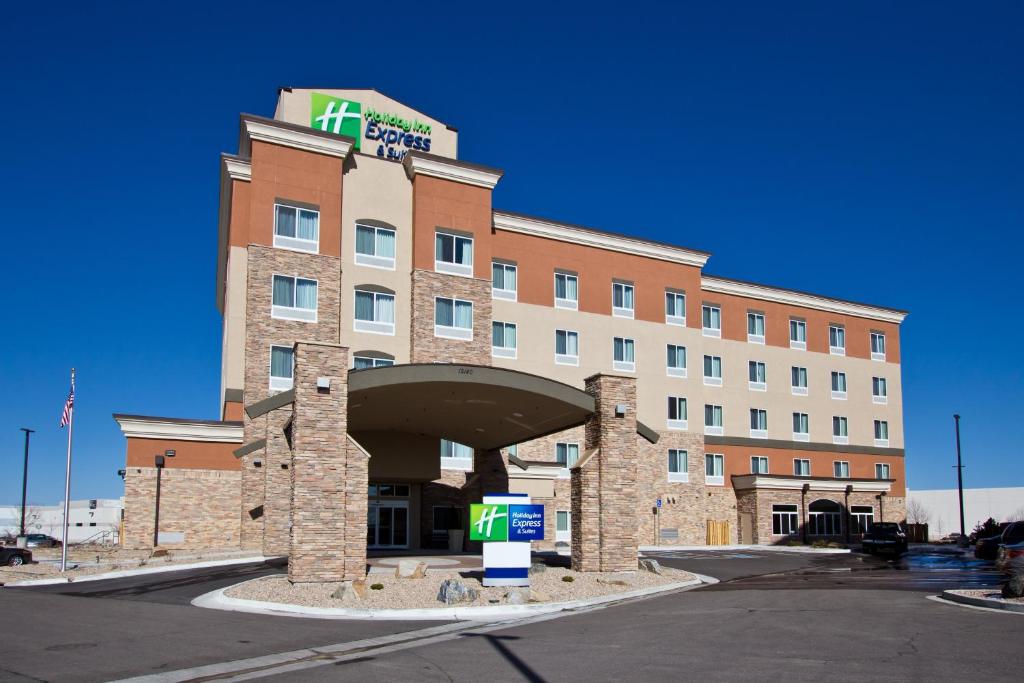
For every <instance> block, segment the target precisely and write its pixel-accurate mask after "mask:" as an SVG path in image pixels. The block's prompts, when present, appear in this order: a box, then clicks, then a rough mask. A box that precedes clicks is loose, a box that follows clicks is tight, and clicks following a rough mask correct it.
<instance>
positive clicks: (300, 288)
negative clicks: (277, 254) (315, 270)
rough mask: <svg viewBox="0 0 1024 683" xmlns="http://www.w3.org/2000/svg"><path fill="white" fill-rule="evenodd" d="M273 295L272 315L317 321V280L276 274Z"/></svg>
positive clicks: (285, 318)
mask: <svg viewBox="0 0 1024 683" xmlns="http://www.w3.org/2000/svg"><path fill="white" fill-rule="evenodd" d="M272 297H273V299H272V305H271V309H270V315H271V317H273V318H281V319H284V320H301V321H303V322H308V323H315V322H316V280H306V279H304V278H301V277H292V276H290V275H275V276H274V287H273V294H272Z"/></svg>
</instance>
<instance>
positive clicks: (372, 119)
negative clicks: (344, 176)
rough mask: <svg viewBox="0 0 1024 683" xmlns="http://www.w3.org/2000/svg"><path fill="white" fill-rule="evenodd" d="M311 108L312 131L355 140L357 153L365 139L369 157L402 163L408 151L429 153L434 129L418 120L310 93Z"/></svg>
mask: <svg viewBox="0 0 1024 683" xmlns="http://www.w3.org/2000/svg"><path fill="white" fill-rule="evenodd" d="M310 105H311V108H310V122H309V125H310V126H311V127H313V128H315V129H317V130H322V131H324V132H325V133H333V134H335V135H345V136H348V137H351V138H355V141H356V143H355V148H356V150H357V151H361V150H362V141H363V140H364V139H365V140H366V141H367V143H368V144H369V145H370V148H371V149H367V153H370V154H373V153H376V155H377V156H379V157H381V158H383V159H391V160H394V161H402V160H403V159H404V158H405V155H406V153H407V152H408V151H409V150H418V151H422V152H429V151H430V142H431V140H430V134H431V125H430V124H429V123H424V122H422V121H420V120H419V119H416V118H412V119H409V118H406V117H403V116H399V115H397V114H393V113H390V112H384V111H377V110H375V109H372V108H370V107H367V108H366V110H365V111H364V110H363V106H362V103H360V102H356V101H355V100H347V99H344V98H341V97H334V96H332V95H325V94H323V93H318V92H314V93H310ZM364 121H365V123H364ZM374 145H375V146H376V148H375V149H372V148H373V146H374Z"/></svg>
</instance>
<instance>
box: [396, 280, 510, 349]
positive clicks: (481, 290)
mask: <svg viewBox="0 0 1024 683" xmlns="http://www.w3.org/2000/svg"><path fill="white" fill-rule="evenodd" d="M438 296H443V297H447V298H450V299H461V300H463V301H471V302H473V338H472V339H448V338H446V337H437V336H435V335H434V298H435V297H438ZM409 358H410V362H413V363H433V362H436V361H446V362H451V363H471V364H474V365H490V364H491V282H490V280H479V279H476V278H471V277H459V276H458V275H447V274H445V273H435V272H433V271H430V270H418V269H417V270H414V271H412V330H411V334H410V349H409Z"/></svg>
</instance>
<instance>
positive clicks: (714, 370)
mask: <svg viewBox="0 0 1024 683" xmlns="http://www.w3.org/2000/svg"><path fill="white" fill-rule="evenodd" d="M704 384H705V386H709V387H720V386H722V357H721V356H704Z"/></svg>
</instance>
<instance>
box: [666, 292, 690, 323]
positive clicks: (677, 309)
mask: <svg viewBox="0 0 1024 683" xmlns="http://www.w3.org/2000/svg"><path fill="white" fill-rule="evenodd" d="M665 323H666V324H668V325H678V326H680V327H686V294H684V293H683V292H676V291H672V290H666V292H665Z"/></svg>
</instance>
